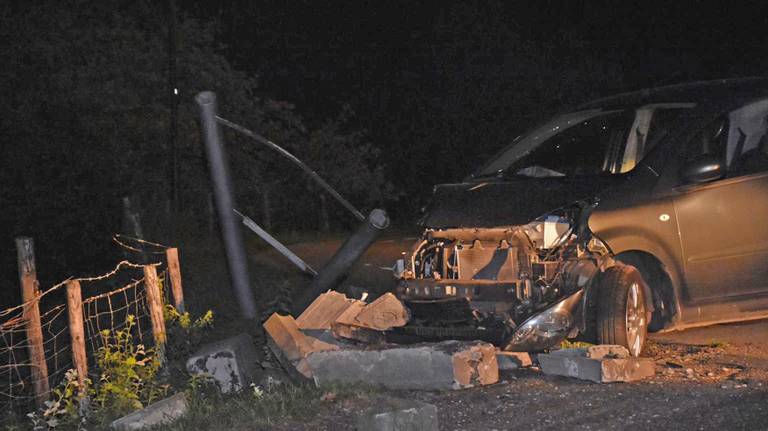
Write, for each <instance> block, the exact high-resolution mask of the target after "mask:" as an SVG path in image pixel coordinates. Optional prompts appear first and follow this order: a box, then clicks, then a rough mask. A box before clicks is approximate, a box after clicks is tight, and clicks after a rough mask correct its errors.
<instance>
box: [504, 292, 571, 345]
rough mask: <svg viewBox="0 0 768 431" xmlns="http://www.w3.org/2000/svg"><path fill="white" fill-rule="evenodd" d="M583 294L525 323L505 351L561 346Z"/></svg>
mask: <svg viewBox="0 0 768 431" xmlns="http://www.w3.org/2000/svg"><path fill="white" fill-rule="evenodd" d="M583 294H584V291H583V290H579V291H578V292H576V293H574V294H573V295H571V296H569V297H567V298H565V299H563V300H562V301H560V302H558V303H557V304H555V305H553V306H552V307H549V308H548V309H546V310H544V311H542V312H541V313H539V314H537V315H535V316H533V317H531V318H529V319H528V320H526V321H525V322H523V324H522V325H520V327H519V328H517V330H516V331H515V333H514V334H512V338H511V339H510V340H509V342H508V343H507V346H506V347H505V348H504V350H510V351H519V352H528V351H539V350H544V349H547V348H550V347H553V346H555V345H557V344H559V343H560V342H561V341H563V340H564V339H565V337H566V336H568V333H569V332H570V331H571V328H572V327H573V323H574V321H575V318H574V315H575V309H576V307H577V306H578V304H579V302H580V300H581V296H582V295H583Z"/></svg>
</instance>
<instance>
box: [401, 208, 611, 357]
mask: <svg viewBox="0 0 768 431" xmlns="http://www.w3.org/2000/svg"><path fill="white" fill-rule="evenodd" d="M589 209H590V206H588V205H578V206H576V207H574V208H569V209H565V210H561V211H557V212H554V213H551V214H548V215H546V216H543V217H541V218H539V219H537V220H534V221H532V222H530V223H528V224H526V225H522V226H506V227H494V228H448V229H430V228H427V229H426V230H425V232H424V234H423V235H422V237H421V238H420V240H419V241H418V242H417V243H416V244H415V246H414V248H413V249H412V250H411V252H410V254H406V257H405V259H403V260H402V261H401V262H399V264H398V266H399V269H400V271H396V272H397V273H398V274H397V275H399V278H400V282H399V285H398V287H397V289H396V293H397V295H398V296H399V297H400V299H402V300H403V301H404V302H405V303H406V305H407V306H408V308H409V309H410V310H411V313H412V316H411V321H412V324H410V325H409V326H408V327H405V328H403V332H404V333H407V334H410V335H415V336H419V337H421V338H434V339H440V338H462V337H466V338H481V339H485V340H488V341H491V342H494V343H496V344H499V345H504V344H507V343H508V342H509V340H510V339H511V337H512V335H513V334H514V333H515V332H516V331H517V330H518V328H519V327H520V326H521V325H523V324H524V323H525V322H526V321H527V320H529V319H531V318H532V317H533V316H536V315H537V314H539V313H541V312H542V311H544V310H547V309H548V308H550V307H552V306H553V305H555V304H557V303H558V302H560V301H563V300H564V299H565V298H568V297H570V296H575V295H574V294H576V293H577V292H580V291H581V290H582V289H584V287H585V286H587V284H588V283H589V282H590V281H591V280H592V279H593V276H594V275H595V274H596V273H597V272H598V265H599V263H598V262H599V260H600V259H601V257H602V256H606V255H607V254H608V250H607V249H605V247H604V246H602V243H600V241H599V240H597V238H594V237H592V235H591V234H590V233H589V230H588V229H587V228H586V215H587V213H588V212H589ZM579 298H581V296H580V294H579ZM572 302H573V303H574V304H576V303H577V302H579V301H575V300H574V301H572ZM574 307H575V305H572V304H570V303H569V310H567V314H569V316H567V318H568V319H570V320H569V321H568V322H564V321H563V322H559V323H558V324H559V325H560V326H563V325H565V326H568V327H569V328H567V331H568V332H569V333H571V334H572V333H573V332H576V331H575V329H578V327H579V326H581V327H582V330H583V326H584V324H583V322H581V325H578V323H579V322H577V320H578V319H577V316H576V315H575V314H576V313H575V312H574V310H573V309H574ZM560 330H561V332H562V328H561V329H560ZM564 337H565V336H564V335H563V336H562V337H559V338H564ZM550 338H553V339H554V338H558V337H550ZM553 342H554V341H553ZM558 342H559V341H558Z"/></svg>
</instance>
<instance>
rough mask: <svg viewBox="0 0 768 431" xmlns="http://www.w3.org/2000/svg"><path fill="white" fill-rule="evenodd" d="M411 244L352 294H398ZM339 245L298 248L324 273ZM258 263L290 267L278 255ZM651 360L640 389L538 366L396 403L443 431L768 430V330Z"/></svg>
mask: <svg viewBox="0 0 768 431" xmlns="http://www.w3.org/2000/svg"><path fill="white" fill-rule="evenodd" d="M412 241H413V240H412V239H405V240H401V239H385V240H383V241H381V242H379V243H377V244H376V245H375V246H374V247H372V248H371V249H370V250H369V251H368V252H367V253H366V255H365V256H364V257H363V258H362V260H361V262H360V263H359V264H358V265H357V266H356V268H355V269H354V271H353V272H352V273H351V275H350V277H349V278H348V280H347V281H346V282H345V287H348V286H355V287H362V288H367V289H369V290H371V291H374V292H376V291H379V290H381V289H384V288H386V287H388V286H391V283H393V278H392V276H391V272H390V271H389V270H387V269H386V268H387V267H389V266H391V265H392V263H393V261H394V259H395V258H396V256H398V255H399V254H400V252H401V251H404V250H407V249H408V247H409V246H410V244H411V243H412ZM338 245H339V242H338V241H329V242H320V243H314V244H301V245H296V246H293V247H291V248H292V249H293V250H294V251H295V252H296V253H297V254H298V255H300V256H301V257H303V258H304V259H305V260H307V261H308V262H309V263H310V264H311V265H313V266H314V267H316V268H321V267H322V264H323V262H324V261H325V259H327V258H328V257H329V256H330V255H332V253H333V251H334V250H335V248H336V247H338ZM256 259H257V260H259V261H260V263H262V264H266V263H267V262H271V263H270V264H279V265H285V264H284V263H280V260H281V258H280V257H279V256H274V255H271V253H269V252H267V253H262V254H260V256H257V257H256ZM382 286H384V287H382ZM644 356H647V357H651V358H653V359H654V360H655V362H656V376H655V377H654V378H652V379H649V380H646V381H643V382H640V383H631V384H629V383H620V384H607V385H605V384H603V385H601V384H595V383H589V382H583V381H579V380H576V379H571V378H565V377H557V376H547V375H543V374H542V373H541V372H540V371H539V370H538V369H537V368H536V367H533V368H530V369H522V370H514V371H510V372H504V373H502V376H501V381H500V382H499V383H498V384H495V385H492V386H487V387H483V388H473V389H468V390H463V391H454V392H420V391H409V392H388V394H389V395H391V396H396V397H402V398H406V399H415V400H421V401H425V402H428V403H432V404H435V405H436V406H437V407H438V416H439V418H438V419H439V422H440V429H441V430H494V429H496V430H502V429H522V430H548V429H577V430H613V429H616V430H619V429H622V430H623V429H638V430H645V429H648V430H660V429H675V430H708V429H721V430H722V429H727V430H732V429H750V430H755V429H768V321H754V322H745V323H738V324H728V325H718V326H712V327H706V328H696V329H689V330H685V331H678V332H669V333H663V334H653V335H652V337H651V340H650V341H649V344H648V347H647V348H646V352H645V354H644ZM382 395H383V393H382ZM370 402H371V400H365V399H359V400H343V401H339V402H334V401H329V402H328V403H327V410H326V411H324V412H322V413H321V414H320V415H319V416H318V417H316V418H315V419H314V420H313V421H311V422H310V423H304V424H286V426H287V428H286V429H318V430H319V429H327V430H340V429H352V428H353V421H352V420H351V418H352V417H353V414H354V412H356V411H357V410H359V409H360V408H363V407H364V406H365V405H367V404H369V403H370Z"/></svg>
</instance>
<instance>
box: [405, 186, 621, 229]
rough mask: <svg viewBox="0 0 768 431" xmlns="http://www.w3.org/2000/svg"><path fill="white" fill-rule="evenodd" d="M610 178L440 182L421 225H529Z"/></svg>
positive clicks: (589, 193) (593, 192) (592, 191)
mask: <svg viewBox="0 0 768 431" xmlns="http://www.w3.org/2000/svg"><path fill="white" fill-rule="evenodd" d="M614 181H615V179H613V178H610V177H576V178H515V179H508V180H503V181H498V180H495V179H493V180H491V181H489V182H479V181H478V182H471V183H459V184H440V185H438V186H435V192H434V194H433V196H432V201H431V202H430V204H429V206H428V207H427V210H426V214H425V216H424V217H423V218H422V219H421V221H420V222H419V224H420V225H422V226H424V227H430V228H451V227H495V226H510V225H521V224H526V223H528V222H530V221H532V220H534V219H536V218H538V217H540V216H542V215H544V214H546V213H547V212H550V211H552V210H555V209H558V208H560V207H563V206H565V205H568V204H570V203H573V202H576V201H579V200H583V199H588V198H592V197H595V196H596V195H597V193H598V192H600V191H601V190H603V189H605V188H606V187H607V186H608V185H609V184H611V183H613V182H614Z"/></svg>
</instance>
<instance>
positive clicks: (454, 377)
mask: <svg viewBox="0 0 768 431" xmlns="http://www.w3.org/2000/svg"><path fill="white" fill-rule="evenodd" d="M408 319H409V313H408V310H407V309H406V308H405V306H404V305H403V304H402V302H400V300H398V299H397V298H396V297H395V296H394V295H392V294H391V293H387V294H384V295H382V296H380V297H379V298H378V299H376V300H375V301H373V302H371V303H370V304H366V303H365V302H363V301H359V300H355V299H349V298H347V297H346V296H344V295H342V294H340V293H337V292H332V291H330V292H327V293H325V294H323V295H320V296H319V297H318V298H317V299H316V300H315V301H314V302H313V303H312V304H310V305H309V307H307V309H306V310H305V311H304V313H302V315H301V316H299V317H298V319H296V320H294V319H293V317H291V316H281V315H279V314H273V315H272V316H271V317H270V318H269V319H267V321H266V322H265V323H264V329H265V330H266V333H267V335H268V336H269V340H268V344H269V346H270V348H271V349H272V351H273V353H274V354H275V356H276V357H277V359H278V360H279V361H280V362H281V364H282V365H283V366H284V367H285V368H290V369H293V370H295V372H297V373H298V374H300V375H301V376H303V377H304V378H311V379H313V380H314V381H315V383H316V384H318V385H322V384H327V383H337V382H342V383H367V384H373V385H381V386H384V387H388V388H393V389H459V388H466V387H472V386H479V385H489V384H493V383H496V382H497V381H498V379H499V369H498V362H497V360H496V348H495V347H494V346H493V345H491V344H489V343H484V342H479V341H478V342H458V341H447V342H442V343H431V344H430V343H422V344H416V345H409V346H400V345H392V344H387V343H386V342H385V331H387V330H390V329H392V328H396V327H401V326H404V325H406V324H407V323H408ZM329 334H330V336H332V337H333V339H329V338H328V336H329ZM289 372H291V371H290V370H289Z"/></svg>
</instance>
